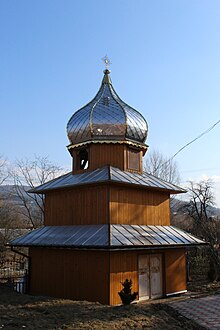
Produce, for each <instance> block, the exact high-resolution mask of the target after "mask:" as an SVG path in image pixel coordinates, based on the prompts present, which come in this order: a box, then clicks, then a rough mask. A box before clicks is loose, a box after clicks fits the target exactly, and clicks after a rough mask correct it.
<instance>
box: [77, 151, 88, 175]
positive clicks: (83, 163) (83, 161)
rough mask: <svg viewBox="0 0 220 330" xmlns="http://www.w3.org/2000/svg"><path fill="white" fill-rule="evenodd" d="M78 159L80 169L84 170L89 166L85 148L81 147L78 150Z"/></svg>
mask: <svg viewBox="0 0 220 330" xmlns="http://www.w3.org/2000/svg"><path fill="white" fill-rule="evenodd" d="M78 160H79V162H78V164H79V169H80V170H85V169H87V168H88V167H89V154H88V151H87V150H86V149H81V150H80V151H79V154H78Z"/></svg>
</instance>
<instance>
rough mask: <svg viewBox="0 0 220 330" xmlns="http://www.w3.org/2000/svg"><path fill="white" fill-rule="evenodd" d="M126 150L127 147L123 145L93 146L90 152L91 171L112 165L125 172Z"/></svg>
mask: <svg viewBox="0 0 220 330" xmlns="http://www.w3.org/2000/svg"><path fill="white" fill-rule="evenodd" d="M125 148H126V146H125V145H123V144H105V143H103V144H95V143H94V144H92V145H91V146H90V150H89V155H90V164H89V169H90V170H94V169H97V168H99V167H102V166H105V165H111V166H115V167H118V168H120V169H121V170H124V169H125V158H124V150H125Z"/></svg>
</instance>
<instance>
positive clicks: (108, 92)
mask: <svg viewBox="0 0 220 330" xmlns="http://www.w3.org/2000/svg"><path fill="white" fill-rule="evenodd" d="M109 74H110V71H109V70H108V69H106V70H104V77H103V80H102V84H101V87H100V89H99V91H98V93H97V94H96V96H95V97H94V99H93V100H92V101H90V102H89V103H88V104H87V105H85V106H84V107H82V108H81V109H80V110H78V111H76V112H75V113H74V114H73V115H72V117H71V118H70V120H69V122H68V124H67V134H68V138H69V140H70V143H71V145H76V144H81V143H85V142H93V141H94V142H96V141H97V142H98V141H102V142H104V141H106V142H110V141H112V142H116V141H131V142H132V141H133V142H135V143H138V144H144V142H145V140H146V138H147V132H148V126H147V122H146V120H145V119H144V117H143V116H142V115H141V114H140V113H139V112H138V111H136V110H135V109H133V108H132V107H130V106H129V105H127V104H126V103H125V102H124V101H122V100H121V99H120V97H119V96H118V95H117V93H116V92H115V90H114V88H113V86H112V82H111V79H110V77H109Z"/></svg>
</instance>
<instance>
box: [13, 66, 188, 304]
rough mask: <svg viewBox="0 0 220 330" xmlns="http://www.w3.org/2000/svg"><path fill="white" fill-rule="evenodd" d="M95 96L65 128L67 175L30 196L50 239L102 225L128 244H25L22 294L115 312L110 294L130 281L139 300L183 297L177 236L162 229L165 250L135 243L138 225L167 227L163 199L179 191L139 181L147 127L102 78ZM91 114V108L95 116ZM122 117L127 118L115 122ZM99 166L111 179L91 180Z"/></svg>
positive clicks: (157, 245) (166, 204)
mask: <svg viewBox="0 0 220 330" xmlns="http://www.w3.org/2000/svg"><path fill="white" fill-rule="evenodd" d="M100 91H101V92H100ZM100 91H99V92H98V94H97V96H96V98H97V100H96V99H94V100H95V101H94V100H93V101H91V107H90V108H91V109H92V110H91V109H90V108H89V106H90V104H88V105H86V106H85V108H82V109H81V110H79V111H78V112H76V114H75V115H73V117H72V118H71V119H70V121H69V123H68V129H67V131H68V135H69V139H70V142H71V143H70V145H69V146H68V150H69V152H70V154H71V156H72V173H71V174H69V176H66V177H64V179H62V178H61V179H60V178H58V179H57V181H56V180H55V181H53V182H52V183H49V184H46V185H43V186H42V187H40V188H36V189H35V190H33V191H32V192H33V193H44V194H45V223H44V225H45V226H49V227H50V231H51V227H53V226H54V228H55V227H59V228H60V230H61V234H62V228H63V230H64V229H65V226H75V225H77V226H80V227H79V228H80V230H81V231H82V232H83V233H84V232H85V235H86V231H83V230H84V228H87V227H86V226H87V225H91V226H97V225H101V224H103V225H107V226H109V228H111V226H112V225H113V226H114V225H129V227H126V228H127V230H130V232H129V235H128V237H124V239H125V240H126V239H129V240H130V241H129V242H130V244H127V243H126V244H124V245H123V242H122V243H121V242H120V244H119V243H118V245H117V242H116V243H115V245H114V246H113V245H111V239H110V235H111V229H109V244H107V246H106V245H103V246H102V243H100V244H99V245H95V246H92V245H91V246H87V245H86V243H85V244H84V243H80V244H81V245H80V244H78V245H77V244H75V243H74V244H75V245H74V244H73V245H71V246H70V245H68V244H67V245H66V246H63V245H62V244H60V243H59V244H58V243H57V241H56V238H54V237H52V236H48V242H49V241H51V240H53V245H50V246H49V245H48V246H47V244H46V243H44V244H43V245H41V244H40V240H39V238H38V243H37V244H36V241H37V240H36V239H33V241H32V245H30V244H29V245H28V246H29V247H30V260H31V262H30V293H31V294H34V295H48V296H55V297H62V298H70V299H73V300H88V301H99V302H101V303H103V304H111V305H116V304H120V303H121V301H120V297H119V295H118V292H119V291H120V290H121V289H122V286H121V282H123V281H124V280H125V279H126V278H128V279H131V280H132V282H133V290H134V291H138V293H139V295H138V299H139V300H142V299H151V298H156V297H162V296H165V295H170V294H175V293H177V292H184V291H185V290H186V246H187V244H174V243H172V244H171V243H170V242H171V239H174V241H175V239H176V241H175V242H177V241H178V239H179V236H178V235H179V234H178V233H177V234H176V237H174V238H173V236H172V235H173V234H171V233H169V232H168V231H167V229H166V230H165V229H164V232H166V235H165V236H166V244H163V243H162V242H163V240H164V238H163V237H164V236H163V237H162V236H161V237H159V238H158V237H157V236H155V235H157V234H155V235H152V236H151V237H150V236H149V239H150V240H151V242H150V243H149V244H148V245H145V243H144V241H143V240H144V239H147V234H146V233H145V234H141V233H138V232H137V230H139V231H140V230H142V229H143V228H141V226H143V225H144V226H160V227H158V228H159V229H160V230H163V228H164V226H170V194H171V193H181V192H184V191H183V190H182V189H181V188H179V187H176V186H174V185H172V184H169V183H165V182H164V181H161V180H160V179H158V178H154V177H149V178H148V177H146V175H145V176H144V174H143V156H144V154H145V152H146V151H147V145H146V144H145V143H144V142H145V139H146V136H147V124H146V122H145V120H144V119H143V117H141V115H140V114H139V113H138V112H137V111H136V110H133V109H132V108H129V109H128V107H129V106H128V105H126V104H125V103H123V102H122V101H121V100H120V99H119V98H117V94H115V91H114V89H113V87H112V83H111V80H110V78H109V71H108V70H105V75H104V79H103V82H102V85H101V88H100ZM105 93H106V95H105ZM98 97H99V98H98ZM111 106H112V108H111ZM119 106H120V107H121V108H122V111H121V108H120V109H119V108H117V107H119ZM95 107H99V108H98V109H97V113H96V115H94V113H95V111H96V108H95ZM123 107H124V108H123ZM102 108H103V109H102ZM88 109H89V110H88ZM117 109H118V110H117ZM102 110H103V117H104V116H107V115H108V118H104V119H103V117H102V112H101V111H102ZM116 110H117V111H118V112H117V113H116ZM128 110H129V111H128ZM80 111H82V115H80ZM88 111H90V113H89V115H88V114H87V112H88ZM108 111H109V112H108ZM120 111H121V112H120ZM126 111H127V113H126ZM132 111H133V112H132ZM112 113H115V117H117V116H118V122H119V123H115V121H116V119H117V118H116V119H115V118H113V117H112V116H113V115H112ZM124 113H125V114H126V115H127V118H125V121H124V122H123V120H122V119H121V118H123V117H122V116H123V115H124ZM106 114H107V115H106ZM116 115H117V116H116ZM74 116H75V117H74ZM83 116H84V117H83ZM86 116H87V117H86ZM92 116H94V118H93V117H92ZM129 116H130V117H129ZM132 116H133V117H132ZM86 118H87V119H86ZM91 118H93V119H91ZM97 118H98V119H97ZM86 120H87V121H88V123H87V122H86ZM98 120H99V122H98ZM81 122H82V124H81ZM97 122H98V123H97ZM103 123H104V124H103ZM129 123H130V124H129ZM129 125H130V126H129ZM135 125H136V126H135ZM82 128H83V129H82ZM102 134H103V135H102ZM123 134H124V135H123ZM105 166H107V168H106V170H105V172H106V171H107V172H108V171H109V172H110V170H111V166H112V167H114V168H116V170H115V177H114V178H112V177H111V176H110V174H109V179H108V178H107V179H106V178H105V177H104V174H103V177H102V172H97V169H100V168H102V167H105ZM117 169H118V172H117ZM119 170H120V171H121V172H119ZM86 173H87V174H88V175H87V176H85V174H86ZM100 173H101V174H100ZM103 173H104V172H103ZM129 173H130V174H132V175H133V176H131V175H130V176H129ZM98 175H99V179H98V180H96V177H97V176H98ZM121 177H122V179H121ZM62 180H63V181H62ZM68 180H69V181H68ZM71 180H72V181H71ZM142 180H145V181H144V184H142ZM60 182H61V183H60ZM62 182H64V183H63V184H62ZM70 182H74V184H71V183H70ZM137 226H140V227H137ZM49 227H48V228H49ZM74 228H75V227H74ZM117 228H118V227H117ZM117 228H116V229H117ZM149 228H150V230H151V227H149ZM152 228H153V229H152V230H154V227H152ZM116 229H115V230H116ZM159 229H158V230H159ZM121 230H123V226H122V227H121ZM132 231H133V232H135V235H136V236H135V237H134V236H132V235H133V234H132V233H133V232H132ZM77 233H78V232H77ZM127 233H128V232H127ZM120 234H121V235H122V233H120ZM77 235H79V234H77ZM83 235H84V234H83ZM138 235H139V236H138ZM144 235H145V236H144ZM183 235H184V234H183ZM81 236H82V235H81ZM171 236H172V237H171ZM51 237H52V238H51ZM79 238H81V237H79ZM59 239H60V237H59ZM89 239H90V240H92V237H91V238H89ZM137 239H138V240H139V244H137V243H136V242H137ZM100 240H101V238H100ZM115 240H116V241H117V235H116V236H115ZM141 240H142V241H141ZM160 240H161V241H160ZM179 241H181V239H179ZM85 242H86V241H85ZM155 242H156V243H155ZM172 242H173V241H172ZM14 244H15V245H16V242H15V243H14ZM22 244H23V245H24V246H25V243H22ZM22 244H20V245H22ZM17 245H19V243H17Z"/></svg>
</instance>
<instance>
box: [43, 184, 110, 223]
mask: <svg viewBox="0 0 220 330" xmlns="http://www.w3.org/2000/svg"><path fill="white" fill-rule="evenodd" d="M108 212H109V211H108V187H107V186H95V187H88V186H87V187H81V188H77V189H71V190H59V191H51V192H49V193H47V194H46V200H45V226H58V225H59V226H61V225H82V224H84V225H85V224H104V223H108V216H109V213H108Z"/></svg>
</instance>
